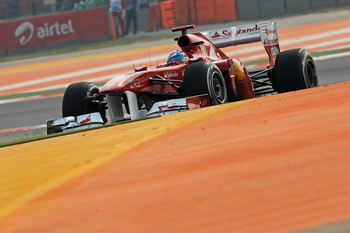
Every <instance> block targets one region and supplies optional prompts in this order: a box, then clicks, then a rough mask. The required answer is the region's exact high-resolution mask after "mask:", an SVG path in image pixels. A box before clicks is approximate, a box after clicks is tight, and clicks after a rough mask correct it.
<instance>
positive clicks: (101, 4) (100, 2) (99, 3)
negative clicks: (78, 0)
mask: <svg viewBox="0 0 350 233" xmlns="http://www.w3.org/2000/svg"><path fill="white" fill-rule="evenodd" d="M94 2H95V7H104V6H105V1H104V0H95V1H94Z"/></svg>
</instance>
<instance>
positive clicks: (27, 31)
mask: <svg viewBox="0 0 350 233" xmlns="http://www.w3.org/2000/svg"><path fill="white" fill-rule="evenodd" d="M72 33H74V29H73V25H72V21H71V20H69V21H68V22H67V23H62V24H59V23H57V22H56V23H54V24H51V25H49V24H48V23H44V25H43V26H41V27H37V28H35V27H34V25H33V24H32V23H31V22H24V23H22V24H21V25H19V26H18V27H17V28H16V31H15V36H16V37H19V43H20V44H21V45H25V44H27V43H28V42H29V41H30V40H31V39H32V38H33V36H34V35H36V36H37V37H38V38H47V37H53V36H60V35H67V34H72Z"/></svg>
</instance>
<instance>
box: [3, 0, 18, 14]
mask: <svg viewBox="0 0 350 233" xmlns="http://www.w3.org/2000/svg"><path fill="white" fill-rule="evenodd" d="M5 3H6V6H5V11H6V15H7V17H14V16H16V15H17V14H18V0H6V2H5Z"/></svg>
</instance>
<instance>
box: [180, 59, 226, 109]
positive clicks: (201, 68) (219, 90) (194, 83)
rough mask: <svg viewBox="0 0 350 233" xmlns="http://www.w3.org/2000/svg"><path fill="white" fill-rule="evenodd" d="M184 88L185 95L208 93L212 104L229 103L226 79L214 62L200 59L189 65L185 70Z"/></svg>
mask: <svg viewBox="0 0 350 233" xmlns="http://www.w3.org/2000/svg"><path fill="white" fill-rule="evenodd" d="M182 89H183V94H184V96H185V97H190V96H195V95H203V94H208V95H209V98H210V102H211V105H218V104H223V103H227V98H228V95H227V88H226V83H225V79H224V77H223V75H222V73H221V71H220V70H219V68H218V67H217V66H216V65H215V64H214V63H212V62H208V61H199V62H196V63H193V64H191V65H189V66H188V67H187V68H186V70H185V75H184V78H183V86H182Z"/></svg>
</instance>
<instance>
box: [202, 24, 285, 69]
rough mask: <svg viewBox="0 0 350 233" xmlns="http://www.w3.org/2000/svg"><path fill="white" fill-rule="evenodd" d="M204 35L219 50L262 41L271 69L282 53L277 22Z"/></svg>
mask: <svg viewBox="0 0 350 233" xmlns="http://www.w3.org/2000/svg"><path fill="white" fill-rule="evenodd" d="M202 34H203V35H204V36H205V37H206V38H207V39H209V40H210V41H211V42H212V43H213V44H214V45H215V46H216V47H218V48H224V47H228V46H235V45H240V44H248V43H254V42H259V41H261V42H262V44H263V46H264V47H265V50H266V52H267V54H268V56H269V60H270V67H273V66H274V65H275V59H276V57H277V55H278V54H279V53H280V47H279V41H278V34H277V27H276V23H275V22H270V21H264V22H259V23H256V24H252V25H247V26H242V27H230V28H224V29H219V30H213V31H208V32H203V33H202Z"/></svg>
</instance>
